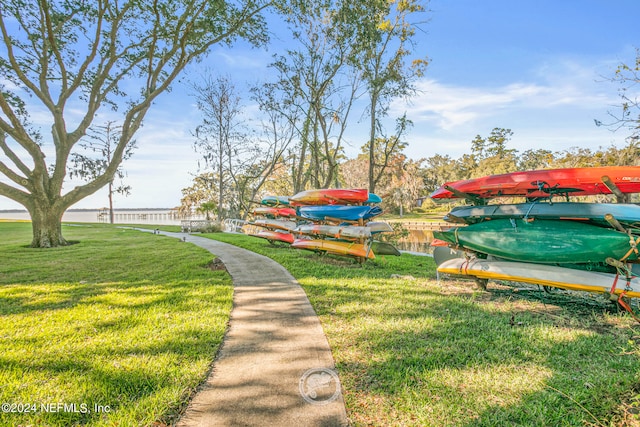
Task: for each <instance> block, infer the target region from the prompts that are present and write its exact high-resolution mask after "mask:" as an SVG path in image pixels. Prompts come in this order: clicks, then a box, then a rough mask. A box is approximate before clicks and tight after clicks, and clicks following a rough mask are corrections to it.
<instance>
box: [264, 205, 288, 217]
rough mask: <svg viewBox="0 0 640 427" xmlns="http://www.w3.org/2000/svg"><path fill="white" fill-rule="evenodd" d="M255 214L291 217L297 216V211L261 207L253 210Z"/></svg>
mask: <svg viewBox="0 0 640 427" xmlns="http://www.w3.org/2000/svg"><path fill="white" fill-rule="evenodd" d="M253 214H254V215H264V216H267V217H279V216H284V217H291V216H296V210H295V209H292V208H276V207H259V208H254V209H253Z"/></svg>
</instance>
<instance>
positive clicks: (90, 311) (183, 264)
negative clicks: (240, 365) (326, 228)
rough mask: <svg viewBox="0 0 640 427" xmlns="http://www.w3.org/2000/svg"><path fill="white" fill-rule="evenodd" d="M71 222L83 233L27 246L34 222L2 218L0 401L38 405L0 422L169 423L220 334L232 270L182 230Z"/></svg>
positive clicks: (73, 231)
mask: <svg viewBox="0 0 640 427" xmlns="http://www.w3.org/2000/svg"><path fill="white" fill-rule="evenodd" d="M63 232H64V235H65V237H66V238H67V239H68V240H70V241H79V243H77V244H73V245H71V246H68V247H61V248H55V249H46V250H41V249H31V248H27V247H26V246H25V245H26V244H28V243H29V242H30V224H28V223H26V224H25V223H2V224H0V260H2V262H1V263H0V319H1V321H0V349H2V351H0V403H8V404H10V405H11V404H13V407H11V406H9V410H14V411H19V410H21V411H25V410H30V412H31V413H17V412H9V413H7V412H4V411H3V412H0V425H37V426H40V425H47V426H69V425H92V426H107V425H108V426H112V425H123V426H125V425H126V426H132V425H141V426H148V425H152V424H154V423H166V424H170V423H171V422H172V421H173V420H175V417H176V415H177V414H178V413H179V412H180V411H181V410H182V409H184V405H185V404H186V402H187V400H188V398H189V396H190V395H191V394H192V392H193V391H194V389H195V388H196V387H197V386H198V384H200V383H201V382H202V380H203V379H204V378H205V377H206V375H207V373H208V371H209V369H210V364H211V361H212V360H213V358H214V356H215V354H216V352H217V350H218V347H219V345H220V343H221V341H222V338H223V335H224V332H225V328H226V324H227V321H228V317H229V312H230V310H231V298H232V286H231V280H230V278H229V277H228V275H227V274H226V273H224V272H218V271H211V270H210V269H208V268H207V264H208V263H209V262H210V261H211V259H212V258H213V256H212V255H211V254H209V253H208V252H206V251H204V250H201V249H199V248H197V247H195V246H193V245H187V244H184V243H182V242H180V241H178V240H176V239H170V238H164V237H159V236H154V235H152V234H147V233H140V232H137V231H133V230H123V229H118V228H113V227H105V226H87V225H84V226H64V227H63ZM24 405H28V406H26V407H25V406H24ZM58 405H61V406H58ZM64 405H67V406H66V407H65V406H64ZM96 405H97V406H98V407H99V409H100V411H95V409H96ZM4 409H6V407H3V410H4Z"/></svg>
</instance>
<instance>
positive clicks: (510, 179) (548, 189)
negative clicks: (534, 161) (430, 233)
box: [430, 166, 640, 199]
mask: <svg viewBox="0 0 640 427" xmlns="http://www.w3.org/2000/svg"><path fill="white" fill-rule="evenodd" d="M607 184H610V185H609V186H608V185H607ZM611 184H612V185H613V186H614V187H617V189H618V190H619V191H620V192H621V193H623V194H626V193H640V166H604V167H595V168H565V169H546V170H534V171H525V172H512V173H506V174H501V175H490V176H485V177H482V178H475V179H467V180H462V181H454V182H447V183H445V184H443V185H442V186H441V187H440V188H438V189H437V190H436V191H434V192H433V193H432V194H431V195H430V197H431V198H432V199H456V198H464V197H465V195H468V196H469V198H480V199H488V198H493V197H501V196H507V197H509V196H523V197H527V198H530V199H532V198H546V197H551V196H554V195H569V196H593V195H597V194H612V190H611V189H610V187H611Z"/></svg>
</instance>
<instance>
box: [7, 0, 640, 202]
mask: <svg viewBox="0 0 640 427" xmlns="http://www.w3.org/2000/svg"><path fill="white" fill-rule="evenodd" d="M428 8H429V9H430V12H429V13H428V18H429V22H427V23H425V24H424V25H423V26H422V28H423V30H424V31H422V32H419V33H418V35H417V37H418V46H417V51H418V52H420V53H421V54H423V55H426V56H428V57H429V58H430V60H431V62H430V64H429V67H428V69H427V72H426V73H425V75H424V77H423V78H422V79H420V81H418V82H417V86H418V88H419V89H420V91H421V92H420V94H419V95H417V96H415V97H414V98H413V99H411V100H409V101H397V102H395V103H394V104H393V106H392V110H391V114H392V115H393V116H399V115H401V114H402V113H403V112H404V111H406V112H407V116H408V117H409V118H410V119H411V120H412V121H413V122H414V127H413V128H412V129H411V131H410V133H409V134H408V135H407V137H406V140H407V141H408V142H409V147H408V148H407V150H406V152H407V154H408V155H409V156H410V157H413V158H422V157H429V156H432V155H434V154H436V153H438V154H443V155H445V154H448V155H450V156H451V157H453V158H456V157H459V156H461V155H462V154H464V153H465V152H466V151H467V150H468V149H469V147H470V142H471V140H472V139H473V138H474V137H475V136H476V135H481V136H488V135H489V134H490V132H491V129H493V128H494V127H501V128H509V129H511V130H512V131H513V132H514V135H513V138H512V140H511V143H510V146H511V147H512V148H515V149H517V150H519V151H524V150H526V149H529V148H546V149H550V150H557V151H560V150H565V149H568V148H571V147H576V146H580V147H587V148H592V149H597V148H598V147H600V146H602V147H607V146H609V145H611V144H614V145H617V146H622V145H624V144H625V140H624V139H625V137H626V136H627V135H628V134H627V133H625V132H624V131H621V132H618V133H612V132H611V131H609V130H607V129H605V128H602V127H600V128H599V127H596V126H595V124H594V119H599V120H602V121H606V119H607V111H609V110H610V111H614V110H615V105H616V104H618V103H619V102H620V100H619V97H618V94H617V86H615V85H613V84H611V83H609V82H607V80H606V79H607V78H608V77H610V76H612V75H613V73H614V71H615V69H616V67H617V65H618V64H619V63H621V62H627V63H631V62H632V61H633V60H634V59H635V48H636V47H639V48H640V29H639V27H638V24H637V18H638V17H639V16H640V1H638V0H618V1H616V2H609V1H605V0H581V1H578V0H535V1H533V0H528V1H525V0H486V1H478V0H431V2H430V3H429V4H428ZM279 45H281V42H279V41H278V40H274V45H273V46H271V47H270V48H269V50H268V51H267V50H255V49H249V48H248V47H244V46H236V47H234V48H231V49H224V48H220V47H217V48H215V49H213V51H212V53H211V54H210V55H209V56H208V58H207V59H206V60H205V61H204V62H203V63H202V64H199V65H198V66H197V68H196V67H194V68H192V69H191V71H190V74H189V76H190V78H194V77H197V75H198V73H200V72H202V70H204V69H205V68H208V69H211V70H214V71H216V72H220V73H223V74H227V73H228V74H229V75H232V76H233V77H234V78H235V79H237V80H238V81H237V82H236V85H237V86H242V85H244V84H245V82H246V83H251V84H252V83H255V82H256V81H258V80H259V79H260V78H262V77H263V76H264V75H265V74H267V73H268V68H267V64H268V63H269V62H270V60H271V54H272V53H274V52H275V51H276V50H277V49H278V46H279ZM186 92H187V88H186V87H185V86H184V85H180V84H178V85H175V86H174V89H173V91H172V92H171V93H168V94H165V95H163V96H162V97H161V98H160V99H159V100H158V101H157V102H156V104H155V105H154V107H153V108H152V110H151V111H150V112H149V114H148V115H147V118H146V121H145V125H144V127H143V128H142V129H141V131H140V132H139V133H138V135H137V137H136V139H137V141H138V146H139V147H140V148H139V149H138V150H137V151H136V154H135V155H134V156H133V158H132V159H130V160H129V161H128V162H127V163H125V165H124V168H125V169H126V170H127V172H128V175H129V177H128V179H127V183H128V184H130V185H131V186H132V187H133V189H132V194H131V195H130V196H129V197H126V198H125V197H123V196H119V195H116V207H121V208H125V207H126V208H134V207H173V206H177V205H178V204H179V200H180V197H181V192H180V190H181V189H182V188H184V187H186V186H188V185H190V183H191V179H192V175H193V174H194V173H196V172H197V168H198V165H197V161H198V156H197V155H196V154H195V153H194V152H193V149H192V148H191V147H192V138H191V136H190V132H191V130H192V129H194V128H195V126H196V125H197V123H198V120H199V114H198V111H197V110H196V108H195V107H194V105H193V100H192V99H190V98H189V97H188V96H186ZM348 142H349V145H348V146H347V154H348V155H349V156H353V155H355V154H357V153H358V152H359V148H360V146H361V145H362V144H363V140H362V134H361V133H359V132H358V129H357V126H355V127H354V131H352V132H351V133H350V136H349V141H348ZM106 202H107V199H106V195H105V193H104V192H100V193H97V194H96V195H94V196H91V197H89V198H87V199H85V200H83V201H81V202H80V203H78V204H77V205H76V206H75V207H79V208H96V207H102V206H105V205H106ZM16 207H19V205H16V204H14V203H13V202H11V201H10V200H8V199H5V198H0V209H11V208H16Z"/></svg>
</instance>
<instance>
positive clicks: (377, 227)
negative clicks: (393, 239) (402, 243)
mask: <svg viewBox="0 0 640 427" xmlns="http://www.w3.org/2000/svg"><path fill="white" fill-rule="evenodd" d="M365 227H367V228H370V229H371V234H378V233H390V232H392V231H393V228H392V227H391V226H390V225H389V223H386V222H384V221H369V222H367V223H366V224H365Z"/></svg>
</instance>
